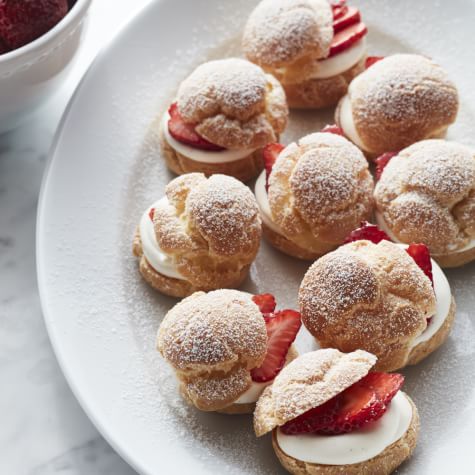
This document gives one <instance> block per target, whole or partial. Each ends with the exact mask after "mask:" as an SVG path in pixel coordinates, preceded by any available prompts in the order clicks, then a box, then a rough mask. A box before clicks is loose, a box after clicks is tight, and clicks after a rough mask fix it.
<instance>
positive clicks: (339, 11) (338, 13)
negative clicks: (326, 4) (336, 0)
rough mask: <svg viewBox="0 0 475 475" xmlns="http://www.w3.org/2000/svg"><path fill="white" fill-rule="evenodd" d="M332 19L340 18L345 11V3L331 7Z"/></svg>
mask: <svg viewBox="0 0 475 475" xmlns="http://www.w3.org/2000/svg"><path fill="white" fill-rule="evenodd" d="M332 10H333V20H338V18H341V17H342V16H343V15H344V14H345V13H346V12H347V11H348V7H347V6H346V5H341V6H340V7H333V8H332Z"/></svg>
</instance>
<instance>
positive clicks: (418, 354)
mask: <svg viewBox="0 0 475 475" xmlns="http://www.w3.org/2000/svg"><path fill="white" fill-rule="evenodd" d="M455 310H456V306H455V299H454V297H453V296H452V297H451V302H450V308H449V313H448V315H447V317H446V318H445V320H444V323H443V325H442V326H441V327H440V328H439V329H438V330H437V332H436V333H435V334H434V335H433V336H432V338H430V339H429V340H427V341H424V342H422V343H419V344H418V345H417V346H415V347H414V348H413V349H412V350H411V353H410V354H409V358H408V360H407V364H408V365H415V364H417V363H419V362H420V361H422V360H423V359H424V358H426V357H427V356H429V355H430V354H431V353H432V352H433V351H435V350H437V348H439V347H440V346H441V345H442V344H443V343H444V342H445V340H447V337H448V336H449V334H450V331H451V330H452V326H453V323H454V320H455Z"/></svg>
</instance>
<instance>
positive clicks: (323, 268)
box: [299, 226, 455, 371]
mask: <svg viewBox="0 0 475 475" xmlns="http://www.w3.org/2000/svg"><path fill="white" fill-rule="evenodd" d="M371 227H373V228H376V227H375V226H371ZM406 247H407V246H406ZM431 278H432V279H433V283H431ZM299 304H300V311H301V314H302V321H303V323H304V325H305V326H306V328H307V329H308V331H309V332H310V333H311V334H312V335H313V336H314V337H315V338H316V340H317V341H318V343H319V344H320V345H321V346H322V347H324V348H337V349H339V350H340V351H344V352H349V351H353V350H355V349H364V350H366V351H370V352H371V353H373V354H375V355H376V356H377V357H378V362H377V364H376V369H378V370H381V371H394V370H397V369H399V368H402V367H404V366H406V365H411V364H416V363H418V362H419V361H421V360H422V359H423V358H425V357H426V356H428V355H429V354H430V353H432V352H433V351H434V350H435V349H436V348H438V347H439V346H440V345H441V344H442V343H443V342H444V341H445V340H446V338H447V336H448V334H449V333H450V330H451V327H452V323H453V320H454V317H455V301H454V298H453V296H452V293H451V290H450V285H449V283H448V281H447V278H446V277H445V275H444V273H443V272H442V270H441V269H440V267H439V266H438V265H437V264H436V263H435V261H431V260H430V255H429V253H428V251H427V247H426V246H424V245H423V244H413V245H411V246H409V247H407V249H406V248H405V246H402V245H398V244H394V243H392V242H390V241H387V240H381V241H379V242H378V243H377V244H375V243H373V242H371V241H368V240H365V239H363V240H357V241H355V242H351V243H348V244H345V245H344V246H342V247H340V248H338V249H337V250H336V251H334V252H331V253H330V254H327V255H326V256H323V257H322V258H320V259H319V260H317V261H316V262H315V263H314V264H313V265H312V266H311V267H310V269H309V270H308V271H307V273H306V274H305V277H304V279H303V281H302V283H301V285H300V290H299Z"/></svg>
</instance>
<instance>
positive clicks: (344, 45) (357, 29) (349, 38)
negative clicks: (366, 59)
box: [328, 22, 368, 58]
mask: <svg viewBox="0 0 475 475" xmlns="http://www.w3.org/2000/svg"><path fill="white" fill-rule="evenodd" d="M366 33H368V28H366V25H365V24H364V23H362V22H359V23H356V24H355V25H351V26H349V27H348V28H345V29H344V30H341V31H339V32H338V33H336V34H335V35H334V36H333V40H332V42H331V45H330V54H329V55H328V57H329V58H331V57H332V56H335V55H337V54H338V53H341V52H342V51H344V50H345V49H348V48H349V47H350V46H351V45H353V44H354V43H356V42H357V41H358V40H359V39H361V38H363V36H364V35H366Z"/></svg>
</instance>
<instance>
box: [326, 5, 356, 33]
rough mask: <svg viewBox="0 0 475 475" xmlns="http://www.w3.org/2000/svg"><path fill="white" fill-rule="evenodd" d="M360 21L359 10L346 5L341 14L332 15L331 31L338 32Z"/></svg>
mask: <svg viewBox="0 0 475 475" xmlns="http://www.w3.org/2000/svg"><path fill="white" fill-rule="evenodd" d="M360 21H361V15H360V11H359V10H358V9H357V8H355V7H348V8H347V9H346V12H343V14H342V15H340V16H338V17H337V18H335V17H333V31H334V33H338V32H339V31H341V30H344V29H345V28H348V27H349V26H351V25H354V24H355V23H359V22H360Z"/></svg>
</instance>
